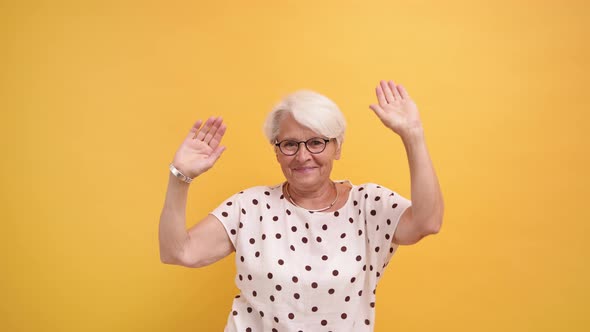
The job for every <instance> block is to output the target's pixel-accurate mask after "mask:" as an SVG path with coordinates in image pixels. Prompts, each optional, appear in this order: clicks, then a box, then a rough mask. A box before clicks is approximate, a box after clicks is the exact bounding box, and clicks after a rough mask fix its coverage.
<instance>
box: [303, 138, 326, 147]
mask: <svg viewBox="0 0 590 332" xmlns="http://www.w3.org/2000/svg"><path fill="white" fill-rule="evenodd" d="M307 144H308V145H309V146H310V147H311V146H315V147H317V146H322V145H324V144H325V143H324V140H323V139H321V138H312V139H310V140H309V141H307Z"/></svg>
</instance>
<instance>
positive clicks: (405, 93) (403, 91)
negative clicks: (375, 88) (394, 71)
mask: <svg viewBox="0 0 590 332" xmlns="http://www.w3.org/2000/svg"><path fill="white" fill-rule="evenodd" d="M397 90H398V91H399V93H400V94H401V96H402V98H403V99H410V95H409V94H408V91H406V89H405V88H404V87H403V86H402V85H398V86H397Z"/></svg>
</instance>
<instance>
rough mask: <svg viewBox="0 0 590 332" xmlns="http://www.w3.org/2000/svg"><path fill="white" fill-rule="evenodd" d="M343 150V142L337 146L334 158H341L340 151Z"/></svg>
mask: <svg viewBox="0 0 590 332" xmlns="http://www.w3.org/2000/svg"><path fill="white" fill-rule="evenodd" d="M336 144H338V141H336ZM341 152H342V144H340V145H339V146H338V147H337V148H336V152H334V160H340V153H341Z"/></svg>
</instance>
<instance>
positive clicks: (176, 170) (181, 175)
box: [170, 164, 193, 183]
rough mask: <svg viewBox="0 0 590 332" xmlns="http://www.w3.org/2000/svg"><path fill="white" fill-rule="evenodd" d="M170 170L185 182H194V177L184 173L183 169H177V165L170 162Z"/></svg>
mask: <svg viewBox="0 0 590 332" xmlns="http://www.w3.org/2000/svg"><path fill="white" fill-rule="evenodd" d="M170 172H171V173H172V174H173V175H174V176H176V177H177V178H178V179H179V180H180V181H182V182H184V183H191V182H193V179H191V178H189V177H188V176H186V175H184V174H182V172H181V171H179V170H178V169H176V167H174V165H172V164H170Z"/></svg>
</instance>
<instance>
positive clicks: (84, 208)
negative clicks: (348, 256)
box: [0, 0, 590, 332]
mask: <svg viewBox="0 0 590 332" xmlns="http://www.w3.org/2000/svg"><path fill="white" fill-rule="evenodd" d="M0 7H1V9H0V47H1V52H0V112H1V113H0V114H1V118H0V144H1V153H2V163H0V177H1V185H0V188H1V189H0V193H1V200H2V208H1V209H0V214H1V215H0V218H1V220H2V230H1V231H0V252H1V253H2V257H1V259H2V265H1V271H0V293H1V294H2V300H1V301H0V330H2V331H221V330H222V328H223V326H224V324H225V322H226V319H227V315H228V313H229V311H230V309H231V302H232V300H233V297H234V296H235V295H236V294H237V289H236V287H235V285H234V282H233V279H234V273H235V267H234V262H233V260H234V255H230V256H229V257H227V258H225V259H224V260H222V261H220V262H218V263H217V264H214V265H212V266H209V267H206V268H202V269H188V268H181V267H177V266H170V265H164V264H162V263H160V259H159V253H158V236H157V233H158V220H159V215H160V211H161V208H162V205H163V201H164V194H165V191H166V185H167V181H168V164H169V163H170V161H171V160H172V157H173V155H174V152H175V151H176V149H177V148H178V146H179V145H180V143H181V141H182V139H183V138H184V137H185V135H186V134H187V132H188V130H189V128H190V127H191V125H192V124H193V123H194V121H195V120H197V119H199V118H201V119H204V118H206V117H208V116H210V115H221V116H223V117H224V119H225V121H226V122H227V126H228V130H227V135H226V137H225V138H224V144H225V145H226V146H227V150H226V152H225V153H224V154H223V156H222V157H221V159H220V161H219V162H218V164H217V165H216V166H215V167H214V168H213V169H212V170H211V171H210V172H208V173H206V174H205V175H203V176H202V177H200V178H198V179H197V180H196V181H195V183H194V184H192V188H191V190H190V193H189V203H188V208H187V224H188V226H190V225H193V224H194V223H195V222H197V221H198V220H200V219H201V218H202V217H204V216H205V214H206V213H208V212H209V211H211V210H212V209H213V208H215V207H216V206H217V205H218V204H219V203H221V202H222V200H223V199H225V198H227V197H229V196H230V195H232V194H234V193H236V192H238V191H240V190H241V189H244V188H247V187H250V186H254V185H264V184H266V185H272V184H278V183H280V182H281V181H282V180H283V177H282V174H281V172H280V168H279V165H278V164H277V163H276V160H275V157H274V154H273V150H272V149H271V147H270V146H269V144H268V143H267V142H265V139H264V136H263V134H262V123H263V120H264V118H265V116H266V114H267V112H268V111H269V110H270V109H271V107H272V106H273V105H274V104H275V102H277V101H278V100H279V99H280V98H281V97H282V96H284V95H286V94H288V93H290V92H292V91H294V90H297V89H302V88H305V89H312V90H315V91H318V92H320V93H322V94H325V95H327V96H328V97H330V98H332V99H333V100H334V101H335V102H336V103H337V104H338V105H339V106H340V107H341V109H342V111H343V112H344V114H345V116H346V118H347V121H348V124H349V126H348V131H347V135H346V139H345V142H344V146H343V155H342V160H340V161H337V162H336V163H335V169H334V173H333V178H334V179H349V180H351V181H352V182H353V183H355V184H360V183H363V182H369V181H370V182H377V183H380V184H383V185H385V186H387V187H390V188H391V189H393V190H396V191H398V192H399V193H400V194H402V195H404V196H406V197H410V182H409V179H410V178H409V171H408V165H407V160H406V155H405V151H404V149H403V145H402V143H401V141H400V139H399V137H397V136H396V135H395V134H393V133H392V132H390V131H388V130H387V129H386V128H385V127H384V126H383V125H382V124H381V123H380V122H379V120H378V119H377V117H376V116H375V115H374V114H373V112H372V111H371V110H370V109H369V108H368V105H369V104H371V103H374V102H375V95H374V87H375V86H376V84H377V83H378V81H379V80H380V79H393V80H395V81H396V82H399V83H402V84H403V85H404V86H406V88H407V90H408V91H409V92H410V94H411V95H412V96H413V97H414V99H415V101H416V103H417V104H418V107H419V110H420V112H421V117H422V120H423V123H424V127H425V132H426V139H427V143H428V147H429V149H430V152H431V155H432V158H433V161H434V164H435V167H436V170H437V172H438V176H439V179H440V183H441V186H442V189H443V193H444V197H445V203H446V210H445V219H444V224H443V228H442V231H441V233H440V234H438V235H436V236H433V237H428V238H425V239H424V240H423V241H421V242H420V243H419V244H417V245H415V246H409V247H401V248H400V249H399V250H398V251H397V253H396V255H395V256H394V257H393V259H392V261H391V264H389V266H388V268H387V270H386V272H385V274H384V276H383V278H382V280H381V282H380V285H379V287H378V292H377V295H378V296H377V306H376V310H377V316H376V331H377V332H385V331H558V330H560V331H588V330H589V329H590V315H589V312H588V301H589V300H590V299H589V295H590V291H589V286H588V280H590V269H589V267H588V264H587V262H588V260H589V258H590V257H589V255H588V254H589V249H588V246H587V241H585V240H586V238H587V235H588V231H589V228H590V227H589V226H588V223H589V222H590V213H589V212H588V211H589V210H588V209H587V207H586V205H587V204H588V199H589V198H590V191H589V189H588V188H589V185H590V181H589V176H588V174H587V172H588V169H590V162H589V160H588V158H589V157H588V156H589V153H588V152H589V151H588V150H589V139H588V136H587V135H588V133H589V132H590V124H589V122H588V120H589V118H590V116H589V115H588V112H589V110H590V107H589V106H590V103H589V101H588V98H587V97H588V93H587V92H584V91H586V90H587V87H588V86H589V85H590V80H589V77H590V75H589V74H590V71H589V59H590V52H589V45H590V44H589V43H588V40H589V36H588V35H589V33H588V32H589V28H590V23H589V22H590V10H589V7H590V6H589V5H588V2H587V1H561V2H555V1H523V0H520V1H507V0H500V1H467V0H450V1H435V0H425V1H381V0H366V1H343V0H338V1H335V0H330V1H308V0H298V1H276V0H275V1H269V0H260V1H258V0H254V1H148V2H146V1H134V2H130V1H82V2H81V1H18V2H10V3H8V2H3V3H2V5H1V6H0Z"/></svg>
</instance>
